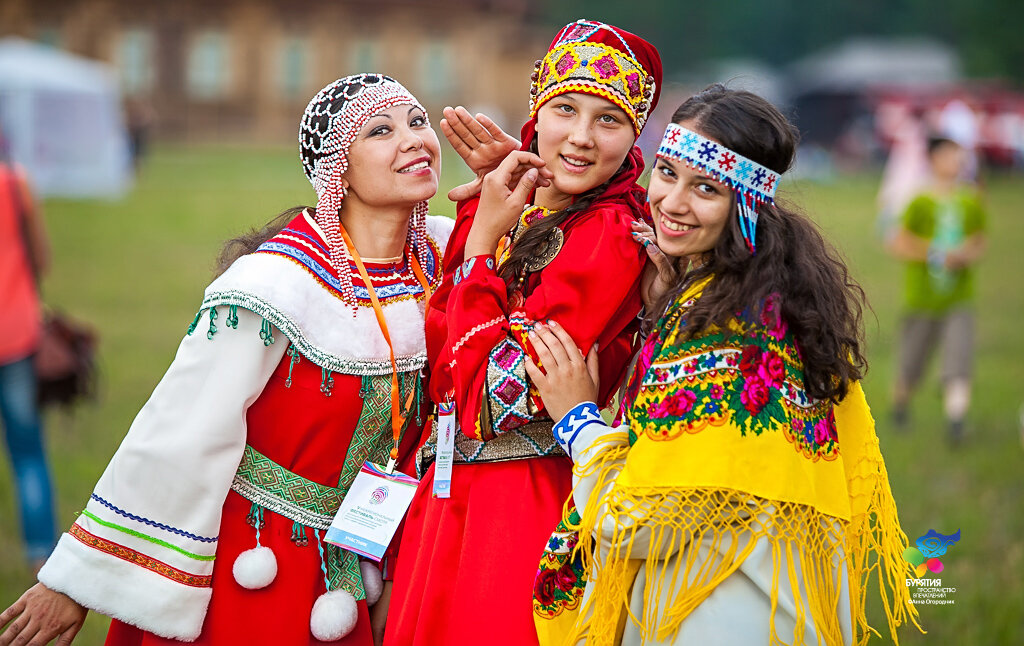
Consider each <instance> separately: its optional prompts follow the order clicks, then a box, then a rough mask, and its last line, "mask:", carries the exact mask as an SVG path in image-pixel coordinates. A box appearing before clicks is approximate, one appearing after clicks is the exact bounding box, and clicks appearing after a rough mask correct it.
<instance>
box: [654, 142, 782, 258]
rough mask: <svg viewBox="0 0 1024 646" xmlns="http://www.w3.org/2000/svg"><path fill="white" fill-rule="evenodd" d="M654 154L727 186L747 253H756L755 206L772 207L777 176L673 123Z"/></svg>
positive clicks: (771, 171)
mask: <svg viewBox="0 0 1024 646" xmlns="http://www.w3.org/2000/svg"><path fill="white" fill-rule="evenodd" d="M657 156H658V157H662V158H664V159H668V160H670V161H677V162H682V163H684V164H686V165H687V166H689V167H690V168H692V169H694V170H698V171H700V172H702V173H705V174H707V175H708V176H709V177H711V178H712V179H714V180H715V181H717V182H719V183H721V184H723V185H725V186H728V187H729V188H731V189H732V190H733V191H734V192H735V193H736V210H737V211H738V213H739V223H740V231H741V232H742V233H743V239H744V240H745V241H746V243H747V247H748V248H749V249H750V253H755V252H756V247H755V236H756V233H757V209H758V208H760V206H761V205H762V204H770V205H773V206H774V204H775V189H776V188H778V185H779V179H780V178H781V175H779V174H778V173H776V172H775V171H773V170H771V169H769V168H766V167H764V166H762V165H761V164H758V163H757V162H755V161H753V160H751V159H747V158H746V157H744V156H743V155H740V154H739V153H736V152H733V151H732V150H729V149H728V148H726V147H725V146H723V145H722V144H720V143H718V142H716V141H712V140H710V139H708V138H707V137H704V136H702V135H699V134H697V133H696V132H693V131H692V130H687V129H686V128H683V127H682V126H680V125H678V124H675V123H670V124H669V125H668V128H666V129H665V136H664V137H663V138H662V140H661V145H660V146H659V147H658V153H657Z"/></svg>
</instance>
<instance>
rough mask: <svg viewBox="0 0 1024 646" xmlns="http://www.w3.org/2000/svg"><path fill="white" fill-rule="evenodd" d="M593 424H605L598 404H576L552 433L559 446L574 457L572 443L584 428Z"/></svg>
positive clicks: (559, 421)
mask: <svg viewBox="0 0 1024 646" xmlns="http://www.w3.org/2000/svg"><path fill="white" fill-rule="evenodd" d="M591 424H604V420H603V419H602V418H601V414H600V413H599V412H598V408H597V404H595V403H594V402H581V403H579V404H576V406H575V407H573V408H572V409H571V410H570V411H569V412H568V413H566V414H565V415H564V416H563V417H562V419H560V420H558V423H557V424H555V426H554V428H552V429H551V431H552V432H553V433H554V434H555V441H557V442H558V444H559V446H561V447H562V449H563V450H564V451H565V452H566V454H568V455H569V456H570V457H572V443H573V441H574V440H575V439H576V437H577V436H578V435H579V434H580V431H582V430H583V429H584V428H586V427H587V426H589V425H591Z"/></svg>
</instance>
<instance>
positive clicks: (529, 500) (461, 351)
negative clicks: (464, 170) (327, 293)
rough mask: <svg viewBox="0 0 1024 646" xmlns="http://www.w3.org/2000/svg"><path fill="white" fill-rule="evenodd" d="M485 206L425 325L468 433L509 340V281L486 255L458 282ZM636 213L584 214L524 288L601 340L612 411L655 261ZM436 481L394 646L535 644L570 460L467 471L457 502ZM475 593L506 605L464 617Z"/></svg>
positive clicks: (533, 312)
mask: <svg viewBox="0 0 1024 646" xmlns="http://www.w3.org/2000/svg"><path fill="white" fill-rule="evenodd" d="M477 203H478V201H477V200H476V199H474V200H470V201H468V202H466V203H464V204H461V205H460V208H459V215H458V218H457V220H456V225H455V230H454V231H453V233H452V236H451V238H450V239H449V241H448V249H447V251H446V253H445V261H444V272H445V278H444V280H443V283H442V286H441V287H440V288H439V289H438V291H437V292H436V293H435V295H434V297H433V298H432V300H431V310H430V315H429V316H428V318H427V353H428V357H429V360H430V364H431V367H432V371H431V380H430V386H429V388H430V393H431V395H432V397H433V398H434V399H435V401H440V400H441V399H443V398H444V397H445V396H446V394H447V393H449V392H454V393H456V394H455V401H456V407H457V414H458V416H459V422H460V424H461V427H462V428H463V429H474V428H475V427H476V426H477V420H478V419H479V414H480V407H481V404H482V400H483V397H484V391H485V377H486V367H487V362H488V355H489V353H490V352H491V350H493V349H494V347H495V346H496V345H498V344H499V343H500V342H501V341H502V340H504V339H505V338H506V336H507V335H508V333H509V322H508V315H509V314H510V312H509V311H508V303H507V299H506V295H505V294H506V291H505V282H504V281H503V280H502V279H501V278H499V277H498V276H497V275H496V273H495V272H494V270H493V269H488V268H487V267H486V265H485V264H484V259H485V258H484V257H480V258H478V261H477V263H476V265H475V267H474V269H473V271H472V272H471V273H470V276H469V277H468V278H466V279H464V280H463V281H462V282H461V283H460V284H459V285H457V286H456V285H454V280H453V275H454V272H455V270H456V268H458V267H459V265H460V264H461V263H462V262H463V260H464V258H463V254H464V250H465V244H466V237H467V236H468V233H469V229H470V227H471V226H472V221H473V218H474V216H475V213H476V207H477ZM634 213H635V212H634V211H632V209H630V207H629V206H627V205H626V203H625V202H624V200H615V199H612V200H605V201H601V202H600V203H599V204H597V205H595V206H594V207H593V208H591V209H589V210H588V211H586V212H584V213H582V214H580V215H579V216H577V217H576V218H574V219H573V220H572V222H570V223H567V224H565V225H563V230H564V231H565V234H566V235H565V242H564V244H563V246H562V249H561V251H560V252H559V253H558V255H557V256H556V257H555V259H554V260H553V261H552V262H551V263H550V264H549V265H548V266H547V267H545V268H544V269H543V270H541V271H540V272H537V273H533V274H530V275H529V277H528V279H527V282H526V289H525V291H526V299H525V302H524V305H523V311H524V312H525V316H527V317H528V318H531V319H535V320H536V319H547V318H551V319H554V320H556V321H558V323H559V324H560V325H562V326H564V327H565V329H566V330H567V331H568V332H569V334H570V335H571V336H572V337H573V339H575V340H576V342H577V344H578V345H579V346H580V347H581V348H585V349H588V350H589V348H590V347H591V345H593V344H594V343H597V344H598V346H599V356H600V361H601V389H600V400H601V403H602V404H604V403H606V402H607V401H608V400H609V399H610V398H611V395H612V393H613V392H614V390H615V388H617V386H618V384H619V383H620V382H621V380H622V377H623V376H624V373H625V369H626V365H627V363H628V361H629V358H630V356H631V355H632V353H633V351H634V346H633V332H634V331H635V329H636V315H637V312H639V310H640V307H641V300H640V291H639V279H640V274H641V271H642V269H643V266H644V256H643V250H642V248H641V247H640V245H638V244H637V243H636V242H635V241H634V240H633V239H632V236H631V229H630V222H632V221H634V220H635V218H636V216H635V215H634ZM492 321H497V322H495V323H493V324H491V325H486V326H485V327H481V326H484V325H485V324H487V323H488V322H492ZM474 329H477V331H476V332H475V333H474V334H469V333H470V332H471V331H472V330H474ZM456 344H460V345H459V348H458V350H456V351H455V352H454V355H453V348H454V347H455V346H456ZM471 432H472V431H471ZM432 483H433V470H432V468H431V470H430V471H428V474H427V477H425V478H424V480H423V482H421V484H420V488H419V490H418V491H417V498H416V500H414V501H413V505H412V510H411V511H410V515H409V517H408V518H407V520H406V530H405V534H404V537H403V541H402V546H401V550H400V552H399V567H398V571H397V574H396V578H395V589H394V595H393V596H392V601H391V610H390V612H389V615H388V616H389V621H388V633H387V637H386V639H385V644H388V645H394V646H399V645H403V646H405V645H408V644H415V645H428V644H437V645H440V644H458V643H466V644H469V643H483V642H486V643H490V644H509V645H510V646H511V645H513V644H514V645H517V646H519V645H523V644H531V643H536V640H537V637H536V630H535V629H534V627H533V615H532V607H531V604H530V603H529V602H528V601H529V599H528V597H530V595H531V594H532V593H531V592H530V591H531V590H532V586H533V580H534V577H535V576H536V572H537V562H538V559H539V558H540V554H541V552H542V551H543V548H544V542H545V540H546V539H547V538H548V536H549V535H550V533H551V529H552V528H553V527H554V526H555V525H556V524H557V523H558V519H559V518H560V516H561V510H562V505H563V503H564V502H565V500H566V499H567V498H568V496H569V493H570V491H571V464H570V462H569V461H568V459H566V458H560V457H546V458H540V457H538V458H529V459H523V460H514V461H510V462H500V463H484V464H458V465H456V467H455V470H454V473H453V476H452V494H451V498H449V499H447V500H443V499H437V498H433V497H432V495H431V487H432ZM517 589H519V590H521V591H522V592H521V594H519V593H516V592H515V590H517ZM466 599H492V600H495V601H496V602H495V603H485V604H479V605H478V606H477V608H478V610H479V614H478V613H477V611H474V613H471V614H472V615H473V616H472V618H471V619H467V616H466V613H465V607H464V602H465V600H466ZM481 608H483V610H481ZM495 626H501V630H499V631H497V632H496V631H495V630H494V627H495Z"/></svg>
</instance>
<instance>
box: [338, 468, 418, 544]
mask: <svg viewBox="0 0 1024 646" xmlns="http://www.w3.org/2000/svg"><path fill="white" fill-rule="evenodd" d="M417 484H419V481H418V480H417V479H416V478H412V477H410V476H407V475H405V474H404V473H399V472H397V471H396V472H394V473H387V472H386V471H385V470H384V467H382V466H380V465H379V464H373V463H372V462H367V463H366V464H364V465H363V468H362V469H360V470H359V473H358V474H357V475H356V479H355V480H354V481H353V482H352V486H351V487H350V488H349V490H348V494H346V495H345V499H344V500H342V501H341V507H340V508H339V509H338V513H337V514H335V516H334V521H333V522H332V523H331V526H330V528H329V529H328V530H327V536H325V537H324V540H326V541H327V542H328V543H333V544H335V545H337V546H338V547H341V548H343V549H346V550H349V551H350V552H355V553H356V554H360V555H362V556H365V557H367V558H371V559H373V560H375V561H379V560H381V558H383V557H384V552H385V551H387V549H388V545H389V544H390V543H391V539H392V538H394V536H395V532H396V531H397V530H398V525H399V524H400V523H401V522H402V518H403V517H404V516H405V512H406V511H408V509H409V505H410V504H411V503H412V498H413V496H414V495H415V494H416V485H417Z"/></svg>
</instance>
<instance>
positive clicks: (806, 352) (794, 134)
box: [647, 84, 867, 402]
mask: <svg viewBox="0 0 1024 646" xmlns="http://www.w3.org/2000/svg"><path fill="white" fill-rule="evenodd" d="M672 121H673V123H683V122H686V123H687V124H688V127H690V128H692V129H694V130H697V131H698V132H700V133H701V134H703V135H704V136H706V137H709V138H711V139H715V140H717V141H718V142H720V143H721V144H722V145H724V146H726V147H728V148H730V149H732V150H733V151H735V152H737V153H739V154H741V155H743V156H745V157H747V158H749V159H752V160H754V161H756V162H758V163H759V164H762V165H764V166H767V167H768V168H770V169H771V170H773V171H775V172H777V173H779V174H781V173H784V172H785V171H786V170H788V169H789V167H790V166H791V165H792V163H793V159H794V156H795V154H796V144H797V141H798V139H799V133H798V131H797V130H796V128H795V127H793V125H791V124H790V123H789V122H788V121H787V120H786V118H785V117H784V116H783V115H782V113H781V112H779V111H778V109H776V108H775V106H773V105H772V104H770V103H769V102H768V101H766V100H764V99H763V98H761V97H759V96H757V95H756V94H752V93H750V92H746V91H741V90H730V89H728V88H726V87H725V86H723V85H721V84H715V85H711V86H709V87H708V88H706V89H705V90H703V91H702V92H700V93H699V94H696V95H695V96H693V97H691V98H689V99H688V100H687V101H686V102H685V103H683V104H682V105H681V106H679V108H678V109H677V110H676V112H675V114H674V115H673V116H672ZM732 209H733V212H732V213H733V214H732V217H730V219H729V224H728V225H727V226H726V227H725V229H724V231H723V233H722V237H721V238H720V239H719V240H718V243H717V244H716V245H715V247H714V248H713V249H712V250H711V252H710V253H709V254H708V257H707V258H706V262H705V263H704V264H703V265H702V266H701V267H699V268H697V269H695V270H692V271H690V272H689V273H686V272H682V271H681V272H680V274H679V275H680V278H679V282H678V284H677V285H676V286H675V289H673V290H670V291H669V293H667V294H665V295H664V296H663V297H662V299H661V300H660V301H659V302H658V303H657V304H656V305H655V307H653V308H652V311H651V312H649V314H648V319H647V324H648V325H651V324H653V323H654V322H655V321H657V319H658V318H659V317H660V316H661V314H663V313H664V312H665V310H666V309H667V308H668V307H669V305H670V304H671V303H672V302H673V301H674V300H675V298H676V297H677V296H678V295H679V293H680V292H681V290H683V289H685V288H686V287H687V286H688V285H691V284H693V283H694V282H696V281H699V280H701V279H703V278H706V277H708V276H713V279H712V280H711V282H710V283H709V284H708V285H707V287H705V288H704V291H703V295H702V296H701V298H700V299H698V301H697V303H696V304H694V306H693V307H692V308H691V309H690V310H689V311H688V312H687V314H686V322H685V324H684V327H683V329H682V332H683V337H684V338H692V337H694V336H696V335H698V334H700V333H701V332H703V331H705V330H707V329H708V328H709V327H711V326H717V327H723V328H724V326H725V325H726V324H727V323H728V322H729V320H730V319H734V318H736V317H737V316H740V315H742V314H743V313H746V316H757V317H760V315H761V314H762V311H763V310H764V309H765V303H767V302H768V301H769V297H771V300H772V301H773V304H774V305H775V307H773V308H771V309H772V311H773V312H774V313H775V315H777V316H781V317H782V320H784V321H785V322H786V324H787V325H788V326H789V329H790V330H791V331H792V332H793V336H794V338H795V340H796V343H797V347H798V348H799V351H800V356H801V357H802V359H803V364H804V381H805V387H806V389H807V392H808V394H809V395H811V396H812V397H815V398H818V399H830V400H832V401H835V402H838V401H839V400H841V399H842V398H843V397H845V396H846V393H847V392H848V390H849V387H850V385H851V384H852V383H853V382H856V381H857V380H859V379H861V378H862V377H863V375H864V373H865V372H866V371H867V361H866V360H865V358H864V353H863V348H864V337H863V329H862V316H863V309H864V307H865V306H866V305H867V302H866V298H865V295H864V290H863V289H862V288H861V287H860V285H859V284H858V283H857V282H856V281H855V280H854V279H853V277H852V276H851V275H850V271H849V269H848V268H847V267H846V263H845V262H844V261H843V259H842V257H841V256H840V254H839V253H838V252H837V251H836V249H835V248H834V247H833V246H832V245H831V244H830V243H829V242H827V241H826V240H825V238H824V236H823V235H822V233H821V231H820V230H819V229H818V227H817V225H816V224H815V223H814V222H812V221H811V220H810V219H809V218H808V217H807V216H805V215H803V214H802V213H800V212H799V211H797V210H796V208H794V207H793V206H791V205H788V204H783V203H782V202H781V201H778V200H777V201H776V204H775V206H772V205H769V204H762V205H761V206H760V207H759V208H758V211H757V214H758V220H757V233H756V241H755V242H756V244H755V247H756V250H757V251H756V253H754V254H752V253H751V252H750V251H749V250H748V248H747V246H746V244H745V243H744V240H743V235H742V233H741V231H740V227H739V219H738V217H737V213H736V204H735V200H734V201H733V207H732ZM682 262H685V261H682ZM769 314H771V312H769ZM755 320H756V319H755Z"/></svg>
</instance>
